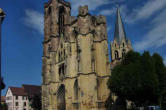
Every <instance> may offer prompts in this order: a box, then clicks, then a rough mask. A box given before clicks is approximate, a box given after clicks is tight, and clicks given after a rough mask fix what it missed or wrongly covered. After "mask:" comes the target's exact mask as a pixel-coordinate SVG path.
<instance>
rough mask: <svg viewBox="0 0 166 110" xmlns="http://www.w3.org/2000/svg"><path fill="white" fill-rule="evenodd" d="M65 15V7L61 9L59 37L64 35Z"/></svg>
mask: <svg viewBox="0 0 166 110" xmlns="http://www.w3.org/2000/svg"><path fill="white" fill-rule="evenodd" d="M64 14H65V9H64V7H62V6H61V7H60V8H59V35H61V34H63V33H64V19H65V17H64Z"/></svg>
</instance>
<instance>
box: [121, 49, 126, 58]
mask: <svg viewBox="0 0 166 110" xmlns="http://www.w3.org/2000/svg"><path fill="white" fill-rule="evenodd" d="M125 54H126V52H125V49H123V51H122V57H124V56H125Z"/></svg>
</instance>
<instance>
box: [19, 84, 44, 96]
mask: <svg viewBox="0 0 166 110" xmlns="http://www.w3.org/2000/svg"><path fill="white" fill-rule="evenodd" d="M22 87H23V88H24V90H25V92H26V93H27V94H28V96H31V97H33V96H34V95H39V94H40V93H41V86H36V85H25V84H24V85H22Z"/></svg>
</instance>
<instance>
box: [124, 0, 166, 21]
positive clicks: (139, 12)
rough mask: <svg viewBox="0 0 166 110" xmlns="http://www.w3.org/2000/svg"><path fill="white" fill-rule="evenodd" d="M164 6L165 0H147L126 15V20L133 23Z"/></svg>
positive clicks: (151, 14)
mask: <svg viewBox="0 0 166 110" xmlns="http://www.w3.org/2000/svg"><path fill="white" fill-rule="evenodd" d="M164 7H166V0H148V2H146V3H145V4H144V5H143V6H142V7H139V8H136V9H134V10H133V11H132V13H131V14H130V15H128V18H127V19H126V22H128V23H135V22H136V21H139V20H145V19H148V18H150V17H152V16H153V15H154V14H155V13H157V12H158V11H160V10H161V9H163V8H164Z"/></svg>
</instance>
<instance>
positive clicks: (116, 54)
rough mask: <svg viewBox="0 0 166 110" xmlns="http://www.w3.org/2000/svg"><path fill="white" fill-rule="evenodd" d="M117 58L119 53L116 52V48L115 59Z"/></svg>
mask: <svg viewBox="0 0 166 110" xmlns="http://www.w3.org/2000/svg"><path fill="white" fill-rule="evenodd" d="M118 58H119V54H118V51H117V50H116V51H115V59H118Z"/></svg>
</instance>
